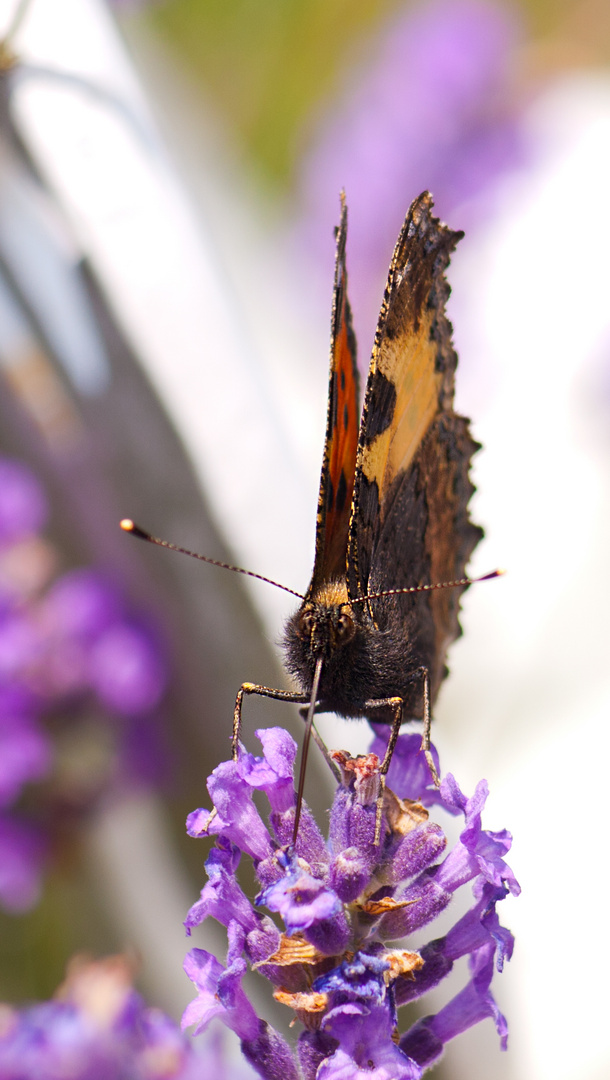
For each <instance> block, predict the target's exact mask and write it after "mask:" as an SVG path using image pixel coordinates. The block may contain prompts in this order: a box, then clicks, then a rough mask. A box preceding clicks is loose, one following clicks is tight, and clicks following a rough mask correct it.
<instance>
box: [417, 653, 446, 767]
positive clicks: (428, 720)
mask: <svg viewBox="0 0 610 1080" xmlns="http://www.w3.org/2000/svg"><path fill="white" fill-rule="evenodd" d="M416 674H419V675H421V677H422V679H423V683H424V730H423V732H422V737H421V748H422V750H423V752H424V756H425V758H426V762H427V765H428V768H429V769H430V775H431V777H432V779H433V781H434V784H435V787H437V788H438V787H440V786H441V780H440V776H439V775H438V773H437V771H436V765H435V764H434V758H433V757H432V751H431V750H430V727H431V724H432V714H431V712H430V673H429V671H428V668H427V667H420V668H418V670H417V672H416Z"/></svg>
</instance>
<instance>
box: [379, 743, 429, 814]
mask: <svg viewBox="0 0 610 1080" xmlns="http://www.w3.org/2000/svg"><path fill="white" fill-rule="evenodd" d="M371 726H372V727H373V729H374V730H375V731H376V734H375V739H374V740H373V742H372V744H371V753H375V754H377V755H378V757H379V758H380V760H383V758H384V756H385V751H386V746H387V744H388V739H389V737H390V732H389V730H388V731H387V734H386V730H385V729H384V731H383V735H382V734H380V731H379V728H380V725H378V727H377V729H375V726H374V725H371ZM386 726H387V725H386ZM430 749H431V752H432V757H433V759H434V764H435V765H436V771H437V772H440V766H439V759H438V752H437V750H436V747H434V746H431V747H430ZM386 784H387V786H388V787H389V788H390V789H391V790H392V791H393V792H394V793H395V794H396V795H398V797H399V798H400V799H415V800H417V801H418V802H421V803H422V804H423V805H424V806H434V805H442V804H443V801H442V797H441V794H440V792H439V790H438V788H437V787H436V786H435V784H434V781H433V779H432V776H431V775H430V769H429V768H428V762H427V761H426V758H425V755H424V752H423V750H422V748H421V735H417V734H414V735H400V736H399V737H398V741H397V743H396V746H395V748H394V753H393V755H392V761H391V762H390V768H389V769H388V773H387V776H386Z"/></svg>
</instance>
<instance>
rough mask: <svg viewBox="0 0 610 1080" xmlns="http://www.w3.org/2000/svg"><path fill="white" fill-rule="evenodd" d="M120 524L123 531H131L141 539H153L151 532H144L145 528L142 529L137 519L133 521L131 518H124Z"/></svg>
mask: <svg viewBox="0 0 610 1080" xmlns="http://www.w3.org/2000/svg"><path fill="white" fill-rule="evenodd" d="M119 524H120V526H121V528H122V530H123V532H128V533H131V534H132V536H137V537H138V539H139V540H148V541H150V540H151V537H150V534H149V533H147V532H144V529H141V528H140V526H139V525H136V523H135V521H132V520H131V518H123V520H122V521H121V522H119Z"/></svg>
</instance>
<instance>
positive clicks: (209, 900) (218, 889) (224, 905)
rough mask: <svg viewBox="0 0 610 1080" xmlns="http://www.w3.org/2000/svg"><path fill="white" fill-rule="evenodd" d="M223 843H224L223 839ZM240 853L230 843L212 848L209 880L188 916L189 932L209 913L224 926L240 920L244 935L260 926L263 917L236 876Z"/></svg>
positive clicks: (207, 862)
mask: <svg viewBox="0 0 610 1080" xmlns="http://www.w3.org/2000/svg"><path fill="white" fill-rule="evenodd" d="M220 844H221V845H222V844H223V842H222V841H220ZM238 856H239V852H236V849H234V848H232V847H229V846H228V845H227V846H224V845H223V846H220V847H218V848H212V850H211V852H210V854H209V856H208V858H207V861H206V864H205V866H206V870H207V873H208V877H209V881H208V882H207V883H206V884H205V885H204V887H203V889H202V890H201V896H200V899H199V900H198V901H197V902H196V903H195V904H193V906H192V908H191V909H190V911H189V913H188V915H187V917H186V919H185V922H184V925H185V927H186V928H187V932H190V930H191V929H192V927H194V926H199V925H200V924H201V923H202V922H203V920H204V919H206V918H207V917H208V916H212V918H214V919H217V920H218V922H220V923H222V924H223V926H229V924H230V923H231V921H235V922H237V923H238V924H239V925H240V926H241V927H242V928H243V931H244V935H245V934H246V933H249V932H250V931H252V930H255V929H256V928H257V926H258V924H259V922H260V917H259V916H258V915H257V913H256V912H255V911H254V910H253V908H252V905H251V904H250V901H249V900H248V898H247V897H246V895H245V893H244V892H243V891H242V889H241V888H240V887H239V885H238V884H237V881H236V880H235V877H234V874H235V869H236V865H237V860H238Z"/></svg>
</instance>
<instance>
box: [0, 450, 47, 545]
mask: <svg viewBox="0 0 610 1080" xmlns="http://www.w3.org/2000/svg"><path fill="white" fill-rule="evenodd" d="M47 516H48V507H47V500H46V498H45V494H44V491H43V490H42V487H41V485H40V484H39V483H38V480H37V479H36V477H35V476H34V474H33V473H32V472H31V471H30V469H28V468H27V466H26V465H23V464H22V462H20V461H14V460H12V459H10V458H1V459H0V545H4V544H12V543H14V542H15V541H16V540H21V539H23V537H25V536H30V535H32V533H36V532H38V531H39V530H40V529H42V527H43V525H44V524H45V522H46V520H47Z"/></svg>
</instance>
